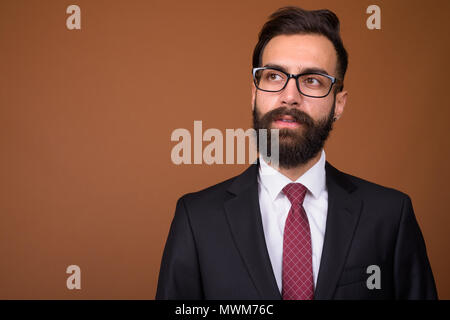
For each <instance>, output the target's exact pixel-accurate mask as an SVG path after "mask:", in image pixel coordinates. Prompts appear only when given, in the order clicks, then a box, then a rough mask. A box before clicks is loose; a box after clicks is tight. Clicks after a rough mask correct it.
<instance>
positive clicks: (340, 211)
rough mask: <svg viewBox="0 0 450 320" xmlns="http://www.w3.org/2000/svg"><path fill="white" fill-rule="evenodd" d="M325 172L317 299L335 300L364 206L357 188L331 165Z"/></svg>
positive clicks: (327, 164)
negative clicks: (325, 206)
mask: <svg viewBox="0 0 450 320" xmlns="http://www.w3.org/2000/svg"><path fill="white" fill-rule="evenodd" d="M325 170H326V181H327V182H326V183H327V189H328V214H327V222H326V230H325V239H324V244H323V250H322V257H321V262H320V269H319V276H318V279H317V284H316V290H315V293H314V298H315V299H332V298H333V295H334V291H335V289H336V286H337V282H338V280H339V277H340V275H341V273H342V270H343V268H344V263H345V260H346V257H347V253H348V250H349V248H350V244H351V241H352V239H353V234H354V231H355V228H356V226H357V223H358V220H359V216H360V213H361V207H362V201H361V199H360V198H359V197H358V196H357V195H356V192H354V191H355V189H356V186H354V185H353V184H352V183H351V181H350V180H348V178H346V177H345V175H344V174H342V173H341V172H340V171H338V170H337V169H335V168H334V167H333V166H331V165H330V164H329V163H328V162H326V165H325Z"/></svg>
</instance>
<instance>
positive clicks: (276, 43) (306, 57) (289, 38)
mask: <svg viewBox="0 0 450 320" xmlns="http://www.w3.org/2000/svg"><path fill="white" fill-rule="evenodd" d="M336 64H337V55H336V50H335V49H334V46H333V43H332V42H331V41H330V40H328V38H326V37H325V36H322V35H315V34H296V35H280V36H276V37H274V38H272V39H271V40H270V41H269V42H268V43H267V45H266V47H265V48H264V51H263V55H262V66H265V65H278V66H280V67H283V69H286V70H287V71H289V72H292V73H301V72H303V70H305V69H310V68H319V69H323V70H326V71H327V73H328V74H331V75H335V72H336Z"/></svg>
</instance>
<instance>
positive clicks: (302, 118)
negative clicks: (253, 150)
mask: <svg viewBox="0 0 450 320" xmlns="http://www.w3.org/2000/svg"><path fill="white" fill-rule="evenodd" d="M335 107H336V96H335V97H334V100H333V107H332V108H331V111H330V113H329V114H328V116H327V117H325V118H323V119H320V120H319V121H314V120H313V119H312V118H311V117H310V116H309V115H308V114H306V113H305V112H303V111H301V110H299V109H297V108H293V107H280V108H277V109H274V110H271V111H269V112H267V113H266V114H264V115H261V113H260V112H259V109H258V106H257V105H256V101H255V103H254V107H253V128H254V129H255V130H256V132H257V135H256V136H257V139H258V140H257V144H256V145H257V148H258V151H260V150H259V149H260V148H259V147H260V146H259V134H258V133H259V131H258V130H259V129H267V149H266V150H267V154H265V152H263V153H262V156H263V158H264V159H265V160H266V161H268V160H269V158H268V157H270V150H271V132H270V129H273V127H272V123H273V121H276V120H277V119H279V118H280V117H281V116H284V115H288V116H291V117H292V118H293V120H294V121H296V122H297V123H299V124H300V125H301V126H300V127H297V128H282V129H279V150H278V152H279V160H278V161H279V164H278V165H279V167H280V168H284V169H290V168H294V167H297V166H299V165H303V164H305V163H307V162H308V161H309V160H311V159H312V158H314V157H315V156H316V155H317V153H318V152H319V151H320V150H322V148H323V146H324V145H325V141H326V140H327V138H328V136H329V134H330V132H331V130H332V129H333V122H334V110H335Z"/></svg>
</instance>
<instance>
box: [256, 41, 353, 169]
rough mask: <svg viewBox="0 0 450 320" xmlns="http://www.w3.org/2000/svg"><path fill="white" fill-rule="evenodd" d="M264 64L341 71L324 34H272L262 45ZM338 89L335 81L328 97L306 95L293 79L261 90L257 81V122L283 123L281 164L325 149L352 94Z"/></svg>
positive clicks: (270, 125) (294, 162) (331, 72)
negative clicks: (274, 88)
mask: <svg viewBox="0 0 450 320" xmlns="http://www.w3.org/2000/svg"><path fill="white" fill-rule="evenodd" d="M262 66H272V67H274V66H275V67H277V68H280V69H282V70H284V71H286V72H287V73H291V74H298V73H303V72H308V69H316V70H323V71H322V72H323V73H326V74H328V75H331V76H334V77H337V74H336V66H337V55H336V51H335V49H334V46H333V44H332V43H331V41H330V40H328V39H327V38H326V37H324V36H321V35H312V34H308V35H281V36H277V37H274V38H272V39H271V40H270V41H269V43H268V44H267V45H266V47H265V49H264V51H263V54H262ZM334 92H335V91H334V87H333V89H332V91H331V92H330V93H329V95H328V96H326V97H324V98H312V97H306V96H304V95H302V94H301V93H300V92H299V91H298V89H297V86H296V83H295V81H294V79H290V80H289V82H288V84H287V85H286V87H285V88H284V89H283V90H282V91H280V92H264V91H260V90H257V89H256V87H255V85H254V84H253V87H252V103H253V121H254V127H255V129H280V132H279V137H280V141H279V142H280V150H279V156H280V159H279V164H280V167H282V168H283V167H284V168H291V167H295V166H298V165H301V164H304V163H306V162H307V161H308V160H310V159H311V158H313V157H314V156H316V155H317V153H318V152H319V151H320V150H321V149H322V147H323V145H324V143H325V140H326V139H327V137H328V134H329V132H330V131H331V129H332V123H333V118H339V117H340V116H341V114H342V112H343V110H344V106H345V102H346V98H347V92H345V91H344V92H339V93H338V94H336V95H335V94H334ZM286 120H288V121H289V122H287V121H286ZM292 121H294V122H292ZM269 150H270V149H269Z"/></svg>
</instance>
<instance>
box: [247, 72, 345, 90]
mask: <svg viewBox="0 0 450 320" xmlns="http://www.w3.org/2000/svg"><path fill="white" fill-rule="evenodd" d="M259 70H276V71H278V72H281V73H283V74H285V75H286V76H287V80H286V82H285V84H284V86H283V87H282V88H281V89H280V90H264V89H261V88H260V87H258V83H257V82H256V72H258V71H259ZM252 74H253V82H254V83H255V86H256V89H258V90H261V91H265V92H280V91H282V90H284V88H286V86H287V84H288V82H289V80H291V78H293V79H295V85H296V86H297V90H298V92H300V93H301V94H302V95H304V96H306V97H310V98H325V97H326V96H328V95H329V94H330V92H331V89H332V88H333V85H335V84H338V83H340V82H342V80H340V79H338V78H335V77H333V76H330V75H328V74H324V73H320V72H306V73H299V74H290V73H287V72H285V71H283V70H280V69H277V68H273V67H258V68H253V70H252ZM308 74H318V75H321V76H324V77H327V78H329V79H330V80H331V86H330V89H329V90H328V92H327V94H326V95H323V96H319V97H317V96H311V95H308V94H304V93H303V92H302V90H300V85H299V83H298V78H300V77H301V76H304V75H308Z"/></svg>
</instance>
